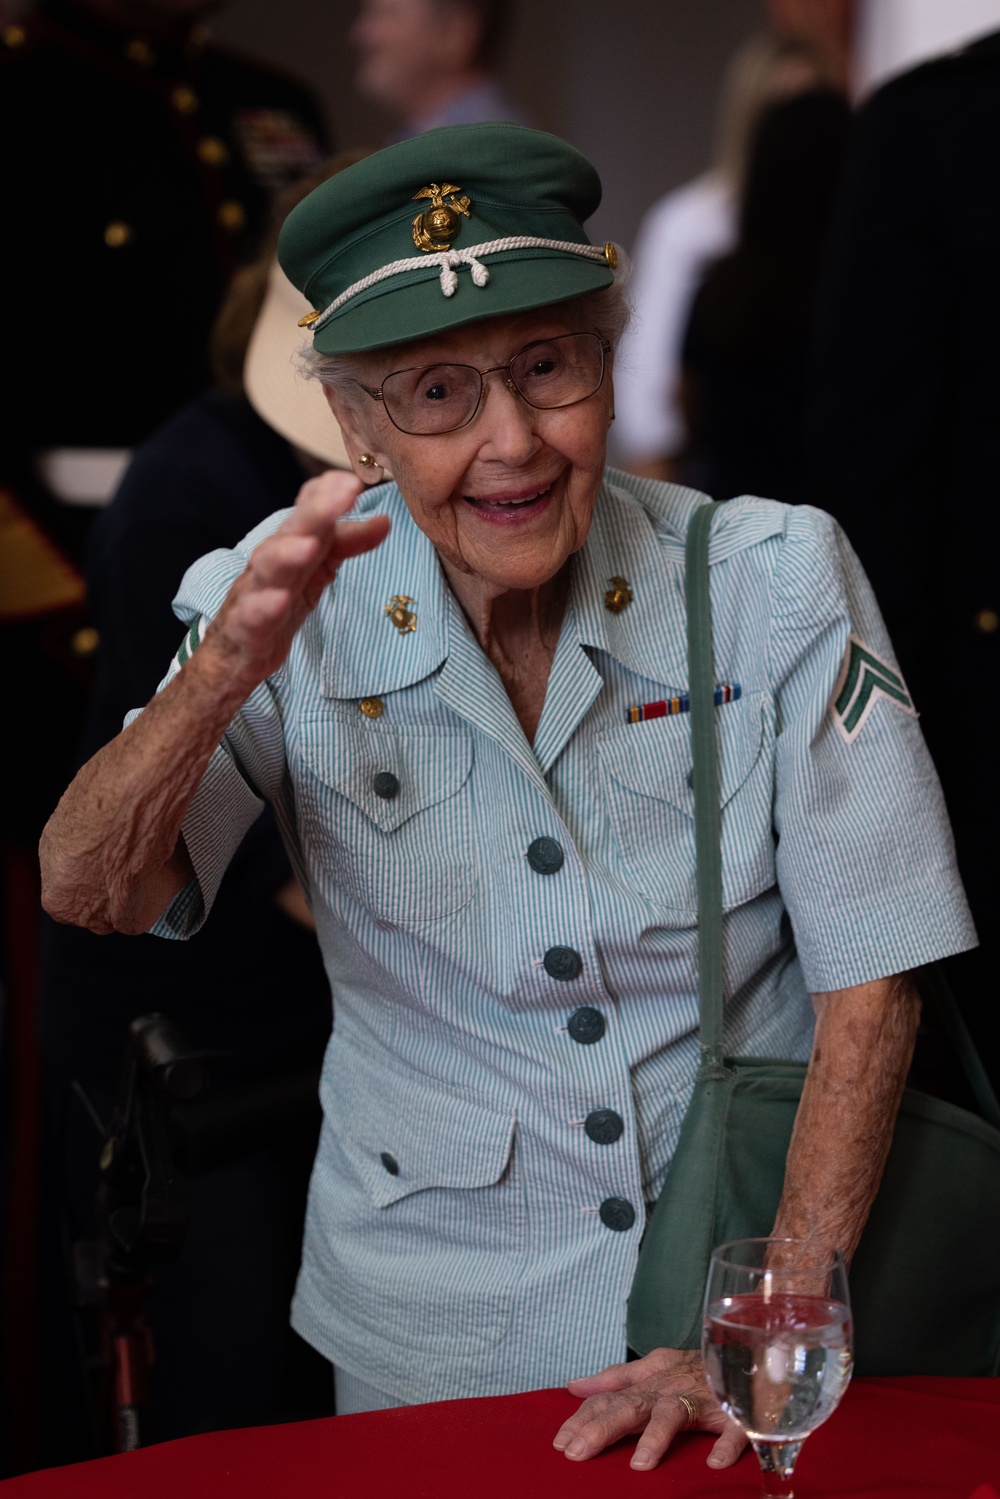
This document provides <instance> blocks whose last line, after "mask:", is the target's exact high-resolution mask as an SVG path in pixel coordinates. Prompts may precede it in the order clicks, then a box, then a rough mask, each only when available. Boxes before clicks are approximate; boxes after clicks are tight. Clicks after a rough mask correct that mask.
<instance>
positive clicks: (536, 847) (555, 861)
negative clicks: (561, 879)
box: [528, 838, 566, 874]
mask: <svg viewBox="0 0 1000 1499" xmlns="http://www.w3.org/2000/svg"><path fill="white" fill-rule="evenodd" d="M565 857H566V855H565V854H564V853H563V851H562V849H561V848H560V846H559V844H558V843H557V842H556V840H555V839H554V838H536V839H535V841H534V843H529V844H528V863H529V864H530V865H531V867H532V869H533V870H534V871H535V873H536V874H555V872H556V870H557V869H562V867H563V861H564V859H565Z"/></svg>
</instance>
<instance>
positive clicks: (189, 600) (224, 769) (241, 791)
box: [126, 513, 285, 937]
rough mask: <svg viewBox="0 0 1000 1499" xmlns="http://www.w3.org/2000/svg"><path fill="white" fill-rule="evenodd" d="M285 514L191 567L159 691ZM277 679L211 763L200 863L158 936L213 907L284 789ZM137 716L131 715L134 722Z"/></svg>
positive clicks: (191, 828)
mask: <svg viewBox="0 0 1000 1499" xmlns="http://www.w3.org/2000/svg"><path fill="white" fill-rule="evenodd" d="M283 519H284V513H280V514H278V515H276V516H271V517H269V518H268V520H267V521H266V522H265V523H264V524H263V526H260V527H258V528H257V530H256V531H253V532H251V533H250V535H249V536H248V537H247V538H246V540H245V541H244V542H241V543H240V545H239V547H237V548H235V549H234V550H233V551H226V550H219V551H215V552H210V553H209V554H208V555H207V556H205V557H202V558H200V559H199V561H198V562H196V563H194V564H193V566H192V567H190V568H189V569H188V571H187V572H186V573H185V575H184V578H183V580H182V582H181V587H180V591H179V593H178V595H177V597H176V599H175V600H174V612H175V613H176V614H177V616H178V618H180V619H181V620H182V621H183V622H184V623H185V624H186V625H187V626H188V631H187V634H186V635H185V636H184V638H183V640H182V641H181V643H180V646H179V647H178V650H177V654H176V655H175V657H174V659H173V661H172V662H171V664H170V669H169V671H168V672H167V675H166V676H165V677H164V679H163V681H162V682H161V683H160V688H159V690H160V691H162V690H163V688H164V687H165V686H166V685H167V683H168V682H170V681H171V680H172V679H173V678H174V676H176V674H177V672H178V671H180V670H182V668H183V666H184V663H185V662H186V661H187V660H188V659H189V657H190V656H191V654H192V653H193V652H194V651H195V650H196V649H197V648H198V645H199V644H200V642H201V640H202V638H203V636H204V634H205V630H206V628H207V627H208V624H209V622H210V621H211V620H212V619H213V618H214V616H215V614H216V613H217V612H218V610H219V608H220V607H221V605H222V602H223V600H224V599H225V597H226V594H227V593H228V592H229V589H230V587H231V586H232V584H233V583H234V582H235V580H236V578H238V577H239V575H240V573H241V572H242V571H243V569H244V568H245V567H246V564H247V559H248V557H249V555H250V552H251V551H252V549H253V547H254V546H255V545H256V544H257V542H258V541H259V540H261V539H262V538H263V536H264V535H266V534H268V533H269V532H270V531H271V530H273V529H275V527H276V526H277V525H279V524H280V522H281V521H282V520H283ZM275 680H276V678H272V679H270V680H268V681H267V682H263V683H262V684H261V685H260V686H259V687H257V688H256V689H255V690H254V691H253V692H252V693H251V695H250V696H249V697H248V698H247V700H246V702H245V703H244V704H243V707H242V708H241V709H240V711H239V712H238V713H237V714H236V716H235V718H234V719H233V721H232V722H231V723H230V725H229V727H228V729H227V730H226V732H225V734H224V735H223V737H222V740H221V742H220V744H219V747H218V749H216V751H215V753H214V754H213V756H212V758H211V760H210V761H209V763H208V766H207V767H206V770H205V774H204V775H203V777H202V779H201V782H200V784H199V786H198V789H197V791H196V792H195V795H194V799H193V800H192V802H191V805H190V807H189V808H188V811H187V815H186V816H185V818H184V822H183V824H182V827H181V832H182V835H183V838H184V842H185V845H186V847H187V850H188V853H189V855H190V858H191V862H192V864H193V866H194V871H195V878H194V879H193V880H191V881H189V882H188V884H187V885H186V886H185V887H184V889H183V890H182V891H181V892H180V893H179V894H178V895H177V896H176V897H175V899H174V900H173V901H172V902H171V904H170V905H169V906H168V907H167V909H166V911H165V912H164V913H163V915H162V916H161V917H160V918H159V920H158V921H157V922H156V923H155V925H154V926H152V927H151V928H150V931H151V932H152V933H154V934H155V935H156V936H161V937H190V936H191V935H193V933H194V932H196V931H197V930H198V929H199V927H200V926H201V925H202V924H203V922H204V921H205V919H206V917H207V916H208V913H209V912H210V910H211V908H212V904H213V902H214V900H215V897H216V894H217V893H218V889H219V886H220V884H221V883H222V877H223V875H224V874H225V872H226V870H227V868H228V867H229V863H230V861H231V859H232V857H233V855H234V854H235V852H236V850H237V849H238V848H239V846H240V844H241V843H242V841H243V838H244V836H245V835H246V833H247V831H248V830H249V829H250V827H252V825H253V824H254V822H255V821H256V820H257V818H258V817H259V816H260V814H261V812H262V811H263V809H264V804H265V801H267V800H273V799H276V798H277V797H278V795H279V793H280V790H281V787H282V783H283V778H284V770H285V749H284V733H283V726H282V721H281V715H280V711H279V708H278V703H277V700H276V696H275V688H274V683H275ZM136 716H137V714H130V715H129V718H128V720H126V722H131V720H132V719H133V718H135V717H136Z"/></svg>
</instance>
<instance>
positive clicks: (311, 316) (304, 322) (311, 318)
mask: <svg viewBox="0 0 1000 1499" xmlns="http://www.w3.org/2000/svg"><path fill="white" fill-rule="evenodd" d="M318 317H319V313H318V312H307V313H305V315H304V316H303V317H300V318H299V320H298V322H297V323H296V325H295V326H296V327H297V328H311V327H312V325H313V323H314V322H315V321H316V319H317V318H318Z"/></svg>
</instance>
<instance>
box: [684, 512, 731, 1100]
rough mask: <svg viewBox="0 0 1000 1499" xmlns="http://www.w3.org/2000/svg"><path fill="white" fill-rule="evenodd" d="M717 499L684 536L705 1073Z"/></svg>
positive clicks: (709, 1041)
mask: <svg viewBox="0 0 1000 1499" xmlns="http://www.w3.org/2000/svg"><path fill="white" fill-rule="evenodd" d="M715 509H716V505H715V503H714V502H712V503H709V504H707V505H700V506H699V507H698V509H697V510H696V511H695V513H694V515H693V516H692V517H691V521H690V524H689V525H688V532H687V548H686V553H687V555H686V574H685V585H684V586H685V594H686V598H687V644H688V695H689V697H690V701H691V754H692V760H693V775H692V779H693V782H694V844H695V858H696V862H697V876H698V1004H699V1014H700V1022H701V1065H702V1072H703V1073H706V1072H707V1073H709V1074H712V1073H716V1074H717V1073H718V1072H719V1071H722V1070H724V1061H723V1041H722V1017H723V993H722V797H721V793H720V790H719V756H718V748H717V745H716V738H715V664H714V661H713V656H712V597H711V593H710V591H709V579H708V538H709V533H710V532H711V529H712V516H713V514H714V513H715Z"/></svg>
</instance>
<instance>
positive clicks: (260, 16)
mask: <svg viewBox="0 0 1000 1499" xmlns="http://www.w3.org/2000/svg"><path fill="white" fill-rule="evenodd" d="M357 10H358V4H357V0H234V3H233V4H231V5H229V6H228V7H227V8H226V9H225V10H224V11H220V12H219V13H218V15H216V16H215V17H213V19H212V27H213V30H214V31H215V33H216V35H217V36H218V37H219V38H220V40H223V41H225V42H226V43H227V44H228V45H230V46H233V47H238V48H241V49H243V50H245V51H248V52H253V53H256V54H258V55H260V56H263V57H267V58H269V59H270V60H271V61H272V62H274V63H276V64H278V65H280V66H282V67H285V68H288V69H289V70H291V71H293V72H295V73H298V74H299V75H300V76H302V77H305V78H307V79H308V80H309V81H310V82H311V83H312V85H313V87H314V88H315V90H316V92H317V93H318V94H319V95H320V96H321V97H322V99H323V100H324V101H325V103H326V105H327V108H328V110H329V113H330V119H331V123H332V126H333V129H334V133H335V139H336V142H337V144H338V146H342V147H347V146H366V145H378V144H380V143H381V142H382V141H383V139H384V138H385V135H386V132H387V130H388V128H389V124H390V122H389V121H388V119H387V118H386V117H385V116H384V115H382V114H380V113H379V112H378V111H377V110H375V109H374V108H373V107H372V106H371V105H368V104H366V103H364V101H362V100H360V99H358V97H357V95H356V94H355V93H354V91H353V88H352V86H351V80H352V76H353V57H352V55H351V52H350V49H349V47H348V45H347V32H348V28H349V26H350V24H351V21H352V20H353V19H354V16H355V15H356V14H357ZM762 19H763V5H762V4H761V0H617V3H616V0H521V3H520V5H519V6H518V7H517V14H516V22H515V26H514V30H513V34H512V37H511V46H510V49H509V66H508V69H507V80H508V82H509V85H510V88H511V92H512V93H513V94H514V95H515V97H516V98H517V99H518V100H519V102H520V103H521V104H522V106H523V107H524V108H525V110H526V111H527V112H528V114H529V115H530V116H531V118H532V120H533V122H534V123H536V124H537V125H539V126H541V127H542V128H543V129H546V130H554V131H555V132H556V133H557V134H559V135H563V136H565V137H566V138H567V139H568V140H570V141H572V142H573V144H574V145H575V146H578V147H579V148H580V150H581V151H583V152H584V153H585V154H586V155H587V156H589V157H590V158H591V160H592V161H593V162H594V163H595V165H596V166H597V168H598V170H599V171H600V173H601V177H602V178H603V181H604V192H605V196H604V202H603V204H602V205H601V208H600V210H599V211H598V213H597V214H596V215H595V217H594V219H593V220H592V221H591V237H592V238H593V239H594V240H603V239H615V240H618V241H619V242H621V243H623V244H626V245H630V244H631V243H632V240H633V238H634V235H635V230H636V227H637V225H638V222H639V218H640V216H641V214H642V212H643V210H644V209H645V208H646V207H647V206H648V205H649V204H650V203H651V202H652V201H653V200H654V199H655V198H656V197H657V196H658V195H659V194H661V193H663V192H665V191H666V190H667V188H670V187H674V186H676V185H677V184H678V183H680V182H683V181H685V179H687V178H688V177H690V176H692V175H693V174H694V173H696V172H698V171H701V170H702V169H703V168H704V167H705V166H706V165H707V164H708V162H709V159H710V156H711V151H712V134H713V123H714V113H715V100H716V94H717V90H718V84H719V79H720V76H721V73H722V70H723V68H724V66H725V63H726V60H727V58H728V57H729V55H730V53H731V52H732V50H733V48H734V47H735V46H736V45H737V44H738V43H739V42H740V41H742V40H743V38H744V37H746V36H748V35H749V34H750V33H751V32H752V31H754V30H755V29H757V27H758V26H760V25H761V23H762Z"/></svg>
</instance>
